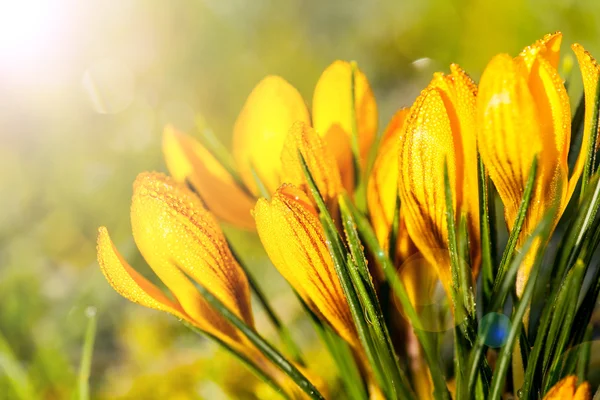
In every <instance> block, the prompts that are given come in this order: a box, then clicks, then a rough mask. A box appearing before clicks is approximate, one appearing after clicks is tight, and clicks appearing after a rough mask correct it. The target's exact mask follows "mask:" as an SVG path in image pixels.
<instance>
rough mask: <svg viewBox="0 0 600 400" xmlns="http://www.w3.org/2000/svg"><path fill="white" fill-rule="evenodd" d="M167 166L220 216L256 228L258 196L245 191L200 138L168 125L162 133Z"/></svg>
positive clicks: (176, 178) (241, 225) (173, 174)
mask: <svg viewBox="0 0 600 400" xmlns="http://www.w3.org/2000/svg"><path fill="white" fill-rule="evenodd" d="M163 153H164V156H165V162H166V164H167V168H168V169H169V172H170V173H171V176H173V178H174V179H175V180H176V181H177V182H181V183H183V182H186V181H188V182H189V183H190V184H191V185H192V187H193V188H194V190H196V191H197V192H198V194H199V195H200V197H201V198H202V201H203V202H204V204H205V205H206V207H207V208H208V209H209V210H210V211H211V212H212V213H213V214H214V215H215V216H216V217H217V218H219V219H221V220H223V221H225V222H228V223H231V224H233V225H235V226H237V227H240V228H244V229H249V230H253V229H254V220H253V219H252V215H250V211H251V210H252V207H254V203H255V202H256V200H255V199H254V198H253V197H252V196H250V195H249V194H248V193H247V192H246V191H244V190H243V189H242V188H241V187H240V186H239V185H238V184H237V183H236V182H235V180H234V179H233V177H232V176H231V175H230V174H229V173H228V172H227V170H226V169H225V168H223V166H222V165H221V164H219V162H218V161H217V159H216V158H214V157H213V155H212V154H211V153H210V152H209V151H208V150H207V149H206V148H205V147H204V146H202V144H200V142H198V141H197V140H195V139H194V138H192V137H191V136H189V135H186V134H184V133H181V132H178V131H177V130H175V128H173V127H172V126H167V127H166V128H165V131H164V134H163Z"/></svg>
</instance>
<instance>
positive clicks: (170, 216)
mask: <svg viewBox="0 0 600 400" xmlns="http://www.w3.org/2000/svg"><path fill="white" fill-rule="evenodd" d="M131 225H132V229H133V237H134V239H135V242H136V244H137V246H138V248H139V249H140V252H141V253H142V255H143V256H144V258H145V259H146V261H147V262H148V264H149V265H150V267H151V268H152V269H153V270H154V272H155V273H156V275H158V277H159V278H160V279H161V280H162V281H163V282H164V283H165V285H166V286H167V287H168V288H169V289H170V290H171V292H172V293H173V295H174V296H175V297H176V298H177V299H178V300H179V302H180V303H181V305H182V307H183V309H184V310H185V311H186V312H187V313H188V314H189V315H191V316H193V317H194V319H195V320H196V321H205V324H206V325H207V326H208V329H211V331H212V332H214V333H216V334H219V335H221V336H223V335H225V336H229V337H231V338H237V332H236V331H235V330H234V329H233V327H232V326H231V325H229V324H228V323H227V322H225V320H223V318H222V317H220V315H218V314H217V313H216V312H215V311H214V310H213V309H212V308H210V307H208V306H207V305H206V304H205V303H204V302H201V301H199V300H198V293H197V291H196V288H195V286H194V284H193V283H192V282H191V280H194V281H196V282H198V283H199V284H201V285H202V286H204V287H206V288H207V289H208V290H210V291H211V292H212V293H213V294H214V295H215V296H216V297H217V298H219V300H221V301H222V302H223V303H224V304H225V305H226V306H227V307H228V308H229V309H230V310H231V311H232V312H234V313H235V314H236V315H237V316H238V317H240V318H241V319H243V320H244V321H245V322H246V324H248V325H250V326H253V325H254V323H253V317H252V310H251V308H250V292H249V288H248V281H247V279H246V276H245V274H244V272H243V271H242V269H241V268H240V266H239V265H238V264H237V262H236V261H235V260H234V258H233V256H232V255H231V252H230V250H229V248H228V246H227V242H226V240H225V238H224V236H223V234H222V232H221V230H220V229H219V225H218V223H217V221H216V220H215V219H214V217H213V216H212V215H211V214H210V213H209V212H208V211H207V210H206V209H204V207H203V206H202V204H201V202H200V200H199V199H198V197H197V196H195V195H194V194H193V193H192V192H191V191H190V190H189V189H187V188H186V187H185V186H183V185H179V184H177V182H175V181H174V180H173V179H171V178H169V177H167V176H165V175H163V174H158V173H142V174H140V175H138V177H137V179H136V181H135V183H134V188H133V198H132V204H131ZM190 279H191V280H190ZM208 329H207V330H208Z"/></svg>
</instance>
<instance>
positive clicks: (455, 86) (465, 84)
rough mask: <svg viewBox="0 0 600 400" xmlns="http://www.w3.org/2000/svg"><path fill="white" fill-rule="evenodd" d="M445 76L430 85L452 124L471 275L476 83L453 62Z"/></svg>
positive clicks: (475, 252)
mask: <svg viewBox="0 0 600 400" xmlns="http://www.w3.org/2000/svg"><path fill="white" fill-rule="evenodd" d="M450 71H451V73H450V74H449V75H443V74H436V75H435V76H434V79H433V81H432V83H431V86H432V87H438V88H440V89H441V90H442V94H443V99H444V104H445V107H446V112H447V114H448V117H449V118H450V121H451V125H452V134H453V140H454V151H455V157H456V163H457V166H458V167H457V170H456V173H457V181H456V182H457V185H458V186H457V190H456V193H455V194H456V196H457V199H458V204H460V210H456V211H457V212H462V213H466V215H467V217H468V219H467V223H468V227H469V237H470V241H471V242H472V243H471V246H470V247H471V252H472V254H471V258H472V260H471V261H472V262H471V267H472V272H473V275H474V276H476V275H477V273H478V271H479V259H480V254H479V253H480V251H479V248H480V246H479V181H478V175H477V165H478V162H477V132H476V129H475V127H476V124H475V118H476V116H475V103H476V100H475V98H476V95H477V86H476V85H475V82H473V80H472V79H471V77H469V75H467V73H466V72H465V71H464V70H463V69H462V68H460V67H459V66H458V65H456V64H452V65H451V66H450Z"/></svg>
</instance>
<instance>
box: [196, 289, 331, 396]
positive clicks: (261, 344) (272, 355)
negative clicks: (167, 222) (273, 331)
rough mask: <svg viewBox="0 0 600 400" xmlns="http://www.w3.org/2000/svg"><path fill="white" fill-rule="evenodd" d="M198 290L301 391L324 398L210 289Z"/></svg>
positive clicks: (300, 373)
mask: <svg viewBox="0 0 600 400" xmlns="http://www.w3.org/2000/svg"><path fill="white" fill-rule="evenodd" d="M195 285H196V288H197V289H198V291H199V292H200V294H202V297H204V299H205V300H206V301H207V302H208V303H209V304H210V305H211V306H212V307H213V308H214V309H215V310H217V311H218V312H219V313H220V314H221V315H222V316H223V317H224V318H225V319H226V320H227V321H229V322H230V323H231V324H232V325H233V326H234V327H236V328H237V329H238V330H239V331H240V332H241V333H242V334H243V335H244V336H245V337H246V338H248V340H249V341H250V342H251V343H252V344H253V345H254V346H256V348H257V349H258V350H259V351H260V352H261V353H263V355H264V356H265V357H266V358H267V359H269V360H270V361H271V362H273V364H275V365H276V366H277V367H278V368H279V369H280V370H282V371H283V372H284V373H285V374H286V375H287V376H289V377H290V378H291V379H292V380H293V381H294V382H295V383H296V384H297V385H298V387H299V388H300V389H302V390H303V391H304V393H306V394H307V395H308V397H310V398H311V399H319V400H322V399H324V397H323V396H322V395H321V393H319V390H318V389H317V388H316V387H315V386H314V385H313V384H312V383H311V382H310V381H309V380H308V379H307V378H306V377H305V376H304V375H303V374H302V372H300V371H299V370H298V368H296V366H295V365H294V364H292V363H291V362H289V361H288V360H287V359H286V358H285V357H284V356H283V355H282V354H281V353H280V352H279V351H277V349H275V347H273V346H271V345H270V344H269V343H268V342H267V341H266V340H265V339H263V337H262V336H260V335H259V334H258V333H257V332H256V331H255V330H254V329H252V328H251V327H249V326H248V325H246V323H245V322H244V321H242V320H241V319H240V318H239V317H238V316H237V315H235V314H234V313H233V312H232V311H231V310H229V308H228V307H227V306H226V305H225V304H223V303H222V302H221V301H220V300H219V299H218V298H217V297H216V296H214V295H213V294H212V293H211V292H210V291H209V290H208V289H206V288H205V287H204V286H202V285H201V284H199V283H198V282H196V283H195Z"/></svg>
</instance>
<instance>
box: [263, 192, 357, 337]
mask: <svg viewBox="0 0 600 400" xmlns="http://www.w3.org/2000/svg"><path fill="white" fill-rule="evenodd" d="M254 218H255V220H256V230H257V231H258V235H259V237H260V240H261V242H262V244H263V246H264V248H265V250H266V252H267V254H268V256H269V258H270V259H271V261H272V262H273V265H275V267H276V268H277V269H278V270H279V272H280V273H281V275H283V277H284V278H285V279H286V280H287V281H288V282H289V283H290V285H291V286H292V287H293V288H294V289H295V290H296V292H298V294H299V295H300V297H302V299H303V300H304V301H305V302H306V304H307V305H308V307H310V309H311V310H312V311H313V312H314V313H315V314H317V315H318V316H320V317H322V318H323V319H324V320H325V321H327V322H328V323H329V324H330V325H331V326H332V327H333V328H334V329H335V330H336V332H337V333H338V334H339V335H340V336H341V337H342V338H344V339H345V340H346V341H347V342H348V343H350V344H351V345H353V346H359V342H358V338H357V336H356V330H355V328H354V323H353V321H352V315H351V314H350V309H349V306H348V302H347V301H346V297H345V295H344V292H343V290H342V287H341V284H340V282H339V280H338V277H337V275H336V272H335V268H334V265H333V259H332V258H331V255H330V253H329V250H328V249H327V244H326V241H325V232H324V231H323V227H322V226H321V222H320V220H319V216H318V212H317V210H316V208H315V207H314V205H313V204H312V201H311V200H310V199H309V198H308V196H307V195H306V193H305V192H303V191H302V190H300V189H299V188H297V187H295V186H293V185H288V184H285V185H283V186H281V187H280V188H279V189H278V190H277V191H276V192H275V194H274V195H273V197H272V198H271V200H270V201H269V200H266V199H260V200H259V201H258V202H257V203H256V207H255V208H254Z"/></svg>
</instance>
